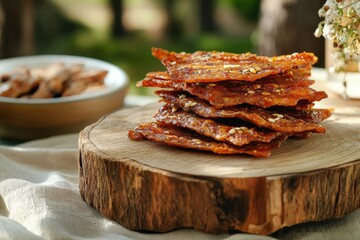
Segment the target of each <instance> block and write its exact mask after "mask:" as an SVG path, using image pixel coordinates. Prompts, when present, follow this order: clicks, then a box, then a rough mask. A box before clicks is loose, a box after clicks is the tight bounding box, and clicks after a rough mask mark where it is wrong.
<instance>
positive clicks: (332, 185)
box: [79, 104, 360, 234]
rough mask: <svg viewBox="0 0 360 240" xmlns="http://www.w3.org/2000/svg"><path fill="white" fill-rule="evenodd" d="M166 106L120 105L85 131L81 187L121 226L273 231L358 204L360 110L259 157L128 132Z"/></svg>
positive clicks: (335, 214) (84, 194)
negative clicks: (193, 147) (195, 147)
mask: <svg viewBox="0 0 360 240" xmlns="http://www.w3.org/2000/svg"><path fill="white" fill-rule="evenodd" d="M159 106H160V105H159V104H151V105H147V106H144V107H138V108H131V109H125V110H120V111H117V112H114V113H112V114H110V115H107V116H105V117H103V118H102V119H100V120H99V121H98V122H96V123H95V124H93V125H91V126H88V127H87V128H85V129H84V130H83V131H82V132H81V134H80V138H79V149H80V157H79V175H80V183H79V184H80V192H81V195H82V197H83V198H84V200H85V201H86V202H87V203H89V204H90V205H91V206H93V207H95V208H96V209H98V210H99V211H100V212H101V213H102V214H104V215H105V216H107V217H109V218H111V219H114V220H116V221H117V222H119V223H120V224H122V225H123V226H124V227H127V228H129V229H133V230H150V231H157V232H165V231H170V230H173V229H176V228H180V227H189V228H195V229H198V230H201V231H204V232H210V233H220V232H227V231H229V230H232V229H234V230H239V231H243V232H249V233H258V234H269V233H272V232H274V231H276V230H278V229H280V228H282V227H284V226H291V225H294V224H297V223H301V222H306V221H317V220H323V219H328V218H337V217H341V216H343V215H345V214H348V213H350V212H352V211H354V210H356V209H358V208H359V207H360V194H358V193H359V192H360V151H359V150H360V115H359V114H358V115H356V114H355V115H354V114H352V115H351V117H350V116H349V115H346V114H342V113H341V112H339V114H334V115H333V117H331V118H330V119H329V120H326V121H325V122H324V123H323V125H324V126H325V127H326V128H327V133H326V134H313V135H311V137H310V138H309V139H306V140H291V139H290V140H287V141H286V142H285V143H284V145H283V146H281V147H280V148H279V149H277V150H275V151H274V152H273V153H272V155H271V156H270V157H269V158H264V159H260V158H253V157H248V156H245V155H231V156H228V155H216V154H213V153H207V152H200V151H194V150H186V149H180V148H174V147H168V146H165V145H161V144H159V143H155V142H151V141H131V140H130V139H129V138H128V137H127V132H128V130H129V129H131V128H134V127H135V126H136V125H137V124H138V123H140V122H146V121H151V120H152V117H151V116H152V115H153V114H154V113H155V111H156V110H157V108H159ZM342 110H344V109H343V108H342Z"/></svg>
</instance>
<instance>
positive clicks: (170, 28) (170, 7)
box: [165, 0, 182, 39]
mask: <svg viewBox="0 0 360 240" xmlns="http://www.w3.org/2000/svg"><path fill="white" fill-rule="evenodd" d="M174 8H175V0H165V11H166V18H167V24H166V27H165V32H166V35H167V36H168V37H170V38H172V39H175V38H178V37H180V35H181V32H182V29H181V25H180V24H179V22H178V20H177V19H176V17H175V14H174Z"/></svg>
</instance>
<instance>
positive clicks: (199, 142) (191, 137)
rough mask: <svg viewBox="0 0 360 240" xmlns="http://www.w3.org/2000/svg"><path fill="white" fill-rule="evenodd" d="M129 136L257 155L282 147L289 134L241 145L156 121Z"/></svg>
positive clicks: (221, 152) (169, 143)
mask: <svg viewBox="0 0 360 240" xmlns="http://www.w3.org/2000/svg"><path fill="white" fill-rule="evenodd" d="M128 136H129V138H130V139H132V140H144V139H149V140H152V141H156V142H161V143H165V144H167V145H170V146H176V147H182V148H191V149H197V150H203V151H211V152H214V153H218V154H248V155H253V156H256V157H268V156H270V154H271V151H272V150H274V149H276V148H278V147H280V145H281V144H282V143H283V142H284V141H285V140H286V139H287V135H282V136H279V137H277V138H276V139H274V140H273V141H271V142H269V143H259V142H253V143H250V144H247V145H244V146H241V147H239V146H235V145H232V144H228V143H224V142H217V141H214V140H213V139H211V138H208V137H204V136H202V135H200V134H197V133H196V132H193V131H191V130H188V129H184V128H180V127H175V126H170V125H165V124H159V123H154V122H153V123H143V124H140V125H139V126H138V127H136V128H135V129H134V130H129V132H128Z"/></svg>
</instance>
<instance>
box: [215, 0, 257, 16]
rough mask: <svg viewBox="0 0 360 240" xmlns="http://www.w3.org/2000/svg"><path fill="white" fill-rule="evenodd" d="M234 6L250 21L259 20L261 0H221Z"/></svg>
mask: <svg viewBox="0 0 360 240" xmlns="http://www.w3.org/2000/svg"><path fill="white" fill-rule="evenodd" d="M220 2H223V3H226V4H229V5H230V6H232V7H234V8H235V9H236V10H237V11H239V12H240V14H241V15H242V16H243V17H244V18H245V19H246V20H249V21H257V20H258V19H259V16H260V3H261V0H224V1H220Z"/></svg>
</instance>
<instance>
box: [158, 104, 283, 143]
mask: <svg viewBox="0 0 360 240" xmlns="http://www.w3.org/2000/svg"><path fill="white" fill-rule="evenodd" d="M154 117H155V119H156V121H157V122H160V123H164V124H169V125H175V126H178V127H183V128H188V129H191V130H193V131H195V132H197V133H199V134H201V135H204V136H207V137H211V138H213V139H215V140H217V141H221V142H228V143H232V144H234V145H236V146H242V145H245V144H248V143H250V142H270V141H271V140H273V139H274V138H276V137H278V136H280V135H283V134H282V133H280V132H265V131H261V130H259V129H256V128H254V127H251V128H248V127H246V126H245V125H243V124H240V125H238V126H236V127H235V126H228V125H224V124H221V123H218V122H216V121H213V120H210V119H205V118H202V117H199V116H196V115H195V114H192V113H189V112H184V111H182V110H181V109H175V108H171V107H170V106H168V105H165V106H162V107H161V108H160V109H159V111H158V112H157V113H156V114H155V116H154Z"/></svg>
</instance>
